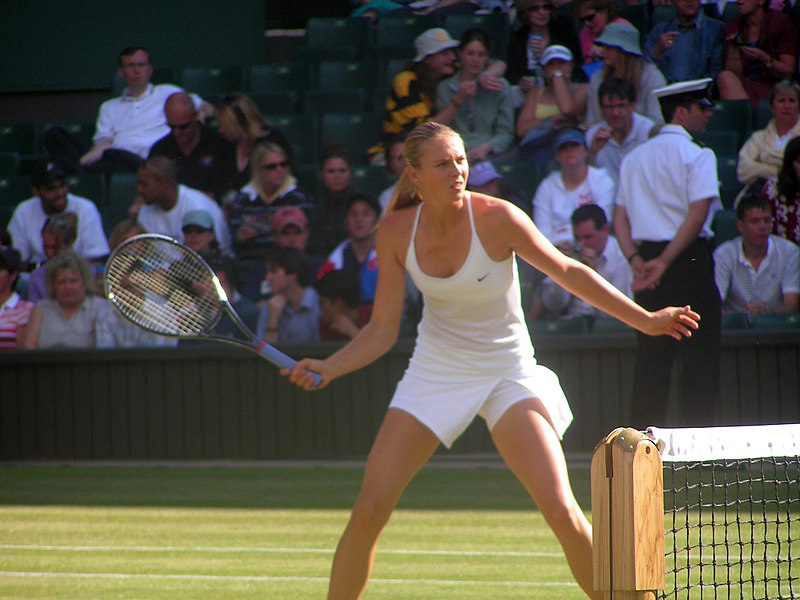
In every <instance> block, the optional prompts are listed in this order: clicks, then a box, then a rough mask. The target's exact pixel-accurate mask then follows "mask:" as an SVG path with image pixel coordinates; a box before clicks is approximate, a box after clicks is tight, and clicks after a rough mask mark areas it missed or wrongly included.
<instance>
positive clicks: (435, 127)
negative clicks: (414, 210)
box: [386, 121, 459, 213]
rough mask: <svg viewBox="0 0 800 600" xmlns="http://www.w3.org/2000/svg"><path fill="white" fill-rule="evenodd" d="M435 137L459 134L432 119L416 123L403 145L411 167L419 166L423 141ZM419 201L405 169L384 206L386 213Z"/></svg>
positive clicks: (456, 135) (420, 199)
mask: <svg viewBox="0 0 800 600" xmlns="http://www.w3.org/2000/svg"><path fill="white" fill-rule="evenodd" d="M437 137H459V135H458V134H457V133H456V132H455V131H453V130H452V129H451V128H450V127H448V126H447V125H442V124H441V123H436V122H434V121H428V122H427V123H423V124H422V125H418V126H417V127H415V128H414V129H413V130H412V131H411V133H409V134H408V137H407V138H406V141H405V144H404V145H403V155H404V156H405V157H406V162H407V163H408V164H409V165H411V166H412V167H419V165H420V160H421V159H422V152H423V149H424V148H423V147H424V145H425V143H426V142H428V141H429V140H432V139H434V138H437ZM421 202H422V198H420V197H419V194H418V193H417V189H416V187H415V186H414V183H413V182H412V181H411V176H410V175H409V174H408V171H407V170H406V171H405V172H404V173H403V174H402V175H401V176H400V179H399V180H398V182H397V189H396V190H395V192H394V195H393V196H392V199H391V201H390V202H389V205H388V206H387V207H386V213H390V212H392V211H394V210H400V209H402V208H406V207H407V206H413V205H415V204H420V203H421Z"/></svg>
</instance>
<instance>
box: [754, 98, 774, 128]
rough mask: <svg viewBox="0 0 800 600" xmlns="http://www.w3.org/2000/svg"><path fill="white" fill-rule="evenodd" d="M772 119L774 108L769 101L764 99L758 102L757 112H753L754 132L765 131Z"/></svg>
mask: <svg viewBox="0 0 800 600" xmlns="http://www.w3.org/2000/svg"><path fill="white" fill-rule="evenodd" d="M770 119H772V107H771V106H770V105H769V100H767V99H766V98H762V99H761V100H759V101H758V104H757V105H756V110H755V111H754V112H753V130H754V131H758V130H759V129H764V128H765V127H766V126H767V124H768V123H769V121H770Z"/></svg>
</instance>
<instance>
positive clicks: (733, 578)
mask: <svg viewBox="0 0 800 600" xmlns="http://www.w3.org/2000/svg"><path fill="white" fill-rule="evenodd" d="M647 435H648V437H650V439H652V440H653V441H655V443H656V444H657V446H658V449H659V454H660V455H661V459H662V462H663V485H664V522H665V535H664V542H665V544H664V545H665V566H666V579H665V581H666V587H665V588H664V590H663V591H661V592H659V593H658V595H657V597H659V598H668V599H696V598H697V599H703V598H731V599H733V598H735V599H737V600H739V599H753V600H755V599H769V600H774V599H783V598H786V599H789V598H800V424H792V425H763V426H747V427H710V428H700V429H662V428H656V427H650V428H648V430H647Z"/></svg>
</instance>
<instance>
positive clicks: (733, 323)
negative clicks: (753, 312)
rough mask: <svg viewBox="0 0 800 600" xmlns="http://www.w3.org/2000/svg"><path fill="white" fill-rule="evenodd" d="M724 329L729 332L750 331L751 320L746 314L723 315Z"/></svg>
mask: <svg viewBox="0 0 800 600" xmlns="http://www.w3.org/2000/svg"><path fill="white" fill-rule="evenodd" d="M722 328H723V329H728V330H742V329H750V318H749V317H748V315H747V314H746V313H723V314H722Z"/></svg>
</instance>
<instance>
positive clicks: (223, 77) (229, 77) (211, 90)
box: [181, 66, 243, 102]
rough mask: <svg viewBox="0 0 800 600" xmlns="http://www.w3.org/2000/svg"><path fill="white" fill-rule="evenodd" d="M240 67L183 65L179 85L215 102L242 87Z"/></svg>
mask: <svg viewBox="0 0 800 600" xmlns="http://www.w3.org/2000/svg"><path fill="white" fill-rule="evenodd" d="M242 83H243V77H242V68H241V67H237V66H234V67H184V69H183V71H182V72H181V86H183V88H184V89H186V90H188V91H190V92H193V93H195V94H199V95H200V96H202V97H203V98H204V99H205V100H208V101H209V102H216V101H217V100H220V99H221V98H223V97H224V96H226V95H228V94H229V93H231V92H237V91H240V90H242V89H243V85H242Z"/></svg>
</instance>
